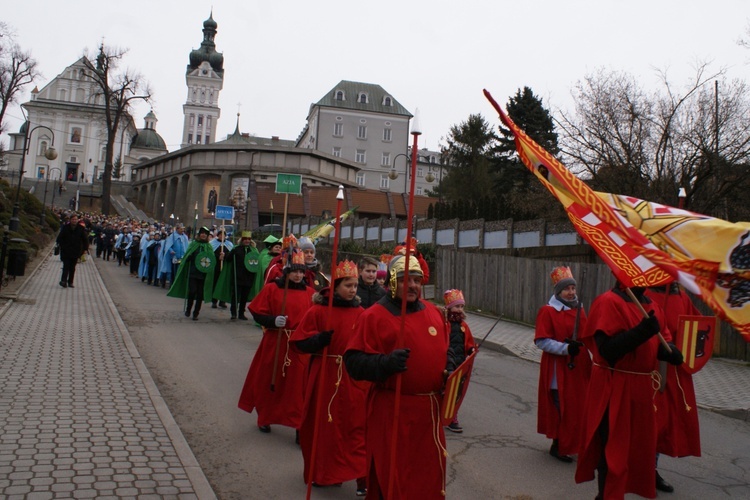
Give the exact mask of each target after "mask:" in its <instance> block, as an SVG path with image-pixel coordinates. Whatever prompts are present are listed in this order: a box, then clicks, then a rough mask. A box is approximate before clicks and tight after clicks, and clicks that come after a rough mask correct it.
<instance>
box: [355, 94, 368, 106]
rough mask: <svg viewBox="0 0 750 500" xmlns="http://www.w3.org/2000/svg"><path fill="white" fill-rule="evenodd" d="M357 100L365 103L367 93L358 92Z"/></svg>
mask: <svg viewBox="0 0 750 500" xmlns="http://www.w3.org/2000/svg"><path fill="white" fill-rule="evenodd" d="M357 101H358V102H360V103H361V104H367V94H365V93H364V92H360V94H359V98H357Z"/></svg>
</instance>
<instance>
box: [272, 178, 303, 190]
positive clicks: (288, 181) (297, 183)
mask: <svg viewBox="0 0 750 500" xmlns="http://www.w3.org/2000/svg"><path fill="white" fill-rule="evenodd" d="M276 192H277V193H287V194H302V176H301V175H294V174H276Z"/></svg>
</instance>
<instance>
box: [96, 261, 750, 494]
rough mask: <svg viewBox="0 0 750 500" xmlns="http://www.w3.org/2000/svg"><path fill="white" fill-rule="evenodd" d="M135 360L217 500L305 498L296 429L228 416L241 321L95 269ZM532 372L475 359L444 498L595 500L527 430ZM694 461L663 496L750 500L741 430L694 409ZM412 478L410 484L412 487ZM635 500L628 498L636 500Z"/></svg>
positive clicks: (487, 355)
mask: <svg viewBox="0 0 750 500" xmlns="http://www.w3.org/2000/svg"><path fill="white" fill-rule="evenodd" d="M96 263H97V265H98V267H99V269H100V270H101V272H102V277H103V279H104V282H105V284H106V286H107V288H108V290H109V291H110V294H111V296H112V299H113V301H114V303H115V304H116V306H117V308H118V310H119V311H120V314H121V316H122V318H123V320H124V322H125V324H126V325H127V327H128V330H129V331H130V334H131V336H132V338H133V341H134V342H135V344H136V346H137V348H138V350H139V352H140V354H141V357H142V358H143V361H144V362H145V364H146V366H147V367H148V370H149V372H150V373H151V376H152V377H153V379H154V380H155V382H156V384H157V386H158V388H159V390H160V392H161V395H162V397H163V398H164V400H165V401H166V403H167V404H168V406H169V408H170V410H171V412H172V414H173V415H174V418H175V420H176V422H177V423H178V425H179V426H180V429H181V430H182V432H183V434H184V435H185V437H186V439H187V441H188V443H189V444H190V446H191V448H192V450H193V452H194V454H195V456H196V458H197V459H198V461H199V462H200V464H201V467H202V468H203V470H204V472H205V474H206V476H207V478H208V480H209V482H210V483H211V485H212V487H213V488H214V491H215V492H216V494H217V496H218V497H219V498H221V499H268V498H283V499H289V498H304V496H305V492H306V487H305V484H304V482H303V481H302V455H301V453H300V451H299V448H298V447H297V445H295V444H294V431H293V430H292V429H287V428H284V427H278V426H274V428H273V432H272V433H271V434H262V433H260V432H258V430H257V428H256V424H255V422H256V418H255V414H247V413H245V412H244V411H242V410H239V409H238V408H237V399H238V397H239V393H240V389H241V387H242V384H243V382H244V380H245V376H246V374H247V369H248V367H249V366H250V361H251V359H252V356H253V354H254V352H255V349H256V347H257V345H258V343H259V340H260V329H259V328H257V327H255V326H253V324H252V323H251V322H250V323H248V322H230V321H229V312H228V310H221V309H211V308H210V304H209V305H205V304H204V306H203V310H202V311H201V315H200V319H199V321H191V320H189V319H188V318H185V316H183V314H182V306H183V304H182V301H181V300H178V299H173V298H169V297H167V296H166V291H165V290H162V289H161V288H156V287H150V286H147V285H145V284H142V283H141V282H140V280H139V279H136V278H131V277H129V275H128V271H127V269H126V268H125V267H118V266H117V264H113V263H112V262H102V261H101V260H96ZM538 368H539V367H538V365H537V364H535V363H531V362H528V361H524V360H521V359H518V358H515V357H511V356H506V355H503V354H499V353H495V352H491V351H483V352H480V353H479V355H478V358H477V361H476V364H475V371H474V374H473V376H472V381H471V386H470V389H469V393H468V395H467V398H466V401H465V403H464V406H463V407H462V409H461V412H460V415H459V417H460V420H461V424H462V426H463V427H464V433H463V434H460V435H457V434H451V433H448V434H449V435H448V436H447V438H448V451H449V454H450V456H449V458H448V470H447V482H448V485H447V497H448V498H452V499H461V500H463V499H467V500H468V499H472V500H474V499H477V498H493V499H500V498H506V499H532V498H538V499H546V498H593V497H594V496H595V494H596V486H595V484H594V482H590V483H585V484H581V485H576V484H575V482H574V481H573V474H574V471H575V464H564V463H562V462H559V461H557V460H555V459H553V458H552V457H550V456H549V455H548V454H547V450H548V449H549V441H548V440H547V439H546V438H544V437H543V436H541V435H539V434H537V433H536V407H537V405H536V399H537V395H536V394H537V393H536V390H537V389H536V386H537V377H538ZM700 418H701V437H702V444H703V457H701V458H695V457H689V458H682V459H674V458H671V457H662V458H661V460H660V467H659V468H660V471H661V473H662V475H663V476H664V477H665V478H666V479H667V480H668V481H670V482H672V483H673V484H674V485H675V487H676V492H675V493H674V494H671V495H668V494H663V493H662V494H661V495H660V497H662V498H674V499H693V498H694V499H714V498H716V499H719V498H750V423H748V422H743V421H740V420H736V419H731V418H727V417H724V416H722V415H718V414H714V413H711V412H704V411H701V412H700ZM415 480H418V478H415ZM354 490H355V486H354V483H353V482H351V483H348V484H344V485H343V486H342V487H341V488H322V489H317V488H316V489H314V490H313V498H326V499H344V498H347V499H351V498H355V497H354ZM633 498H636V497H635V496H633Z"/></svg>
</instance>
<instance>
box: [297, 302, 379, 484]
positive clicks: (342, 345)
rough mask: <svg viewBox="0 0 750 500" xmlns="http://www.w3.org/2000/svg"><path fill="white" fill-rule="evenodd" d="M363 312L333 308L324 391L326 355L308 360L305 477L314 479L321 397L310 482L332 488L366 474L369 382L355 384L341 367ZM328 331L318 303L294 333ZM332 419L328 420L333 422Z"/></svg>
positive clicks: (301, 435) (302, 432) (324, 311)
mask: <svg viewBox="0 0 750 500" xmlns="http://www.w3.org/2000/svg"><path fill="white" fill-rule="evenodd" d="M363 312H364V309H362V308H361V307H334V308H333V310H332V312H331V327H330V328H331V329H332V330H333V332H334V333H333V336H332V337H331V344H330V345H329V346H328V352H327V354H328V355H327V357H326V360H325V366H326V372H325V386H324V387H323V388H322V389H321V387H320V374H321V366H322V363H321V361H322V359H323V358H322V357H321V354H322V351H320V353H317V354H313V355H312V356H311V357H310V371H309V374H308V376H307V380H306V387H305V406H304V417H303V420H302V426H301V427H300V432H299V441H300V447H301V448H302V457H303V458H304V461H305V470H304V478H305V482H306V483H307V482H308V481H309V480H310V458H311V455H312V443H313V432H314V429H315V411H316V408H317V405H318V398H322V401H321V403H322V405H321V412H320V414H319V415H318V416H317V418H318V419H319V423H318V441H317V450H316V454H315V473H314V474H313V475H312V481H313V482H314V483H316V484H320V485H330V484H336V483H342V482H345V481H351V480H352V479H357V478H360V477H364V476H365V458H366V454H365V406H366V401H367V389H368V388H369V384H367V383H362V382H357V381H354V380H352V379H351V378H350V377H349V374H348V373H347V371H346V370H345V369H344V368H343V359H342V356H343V355H344V351H345V349H346V345H347V344H348V343H349V339H350V338H351V336H352V334H353V332H354V330H353V329H352V328H353V326H354V322H355V321H356V320H357V318H358V317H359V315H360V314H362V313H363ZM326 329H328V306H327V305H315V306H313V307H312V308H311V309H309V310H308V311H307V313H305V317H304V318H303V319H302V323H301V324H300V326H299V327H297V329H296V330H295V331H294V334H293V335H292V341H297V340H304V339H306V338H309V337H312V336H313V335H315V334H317V333H320V332H322V331H324V330H326ZM329 415H330V420H329Z"/></svg>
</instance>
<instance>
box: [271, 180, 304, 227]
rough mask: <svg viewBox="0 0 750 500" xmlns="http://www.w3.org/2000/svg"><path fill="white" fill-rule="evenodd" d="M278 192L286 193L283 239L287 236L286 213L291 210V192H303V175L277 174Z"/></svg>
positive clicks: (298, 193)
mask: <svg viewBox="0 0 750 500" xmlns="http://www.w3.org/2000/svg"><path fill="white" fill-rule="evenodd" d="M276 192H277V193H284V220H283V222H282V224H281V239H282V240H283V239H284V236H286V214H287V212H288V211H289V194H296V195H300V194H302V176H301V175H296V174H276Z"/></svg>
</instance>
